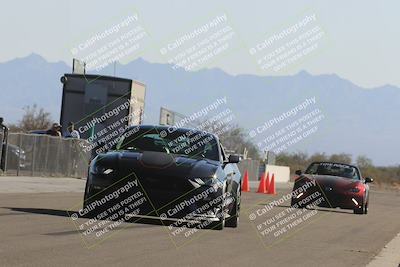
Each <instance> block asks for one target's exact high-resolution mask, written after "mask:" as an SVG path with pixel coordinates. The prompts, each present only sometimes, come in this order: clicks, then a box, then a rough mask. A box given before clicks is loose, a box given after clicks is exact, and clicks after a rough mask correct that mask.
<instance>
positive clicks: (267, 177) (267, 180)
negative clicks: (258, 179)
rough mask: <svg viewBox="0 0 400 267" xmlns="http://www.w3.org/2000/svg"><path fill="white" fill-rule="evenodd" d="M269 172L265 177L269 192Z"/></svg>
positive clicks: (266, 190) (266, 188) (266, 189)
mask: <svg viewBox="0 0 400 267" xmlns="http://www.w3.org/2000/svg"><path fill="white" fill-rule="evenodd" d="M269 183H270V182H269V172H267V176H266V178H265V192H267V194H268V190H269Z"/></svg>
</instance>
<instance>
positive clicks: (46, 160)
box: [5, 133, 90, 178]
mask: <svg viewBox="0 0 400 267" xmlns="http://www.w3.org/2000/svg"><path fill="white" fill-rule="evenodd" d="M87 145H88V142H87V141H86V140H81V139H72V138H68V139H65V138H60V137H53V136H48V135H37V134H24V133H10V134H9V135H8V145H7V152H6V153H7V161H6V172H5V174H6V175H17V176H54V177H76V178H86V176H87V170H88V164H89V161H90V152H85V151H84V149H83V148H84V147H85V146H87Z"/></svg>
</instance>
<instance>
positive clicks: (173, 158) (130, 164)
mask: <svg viewBox="0 0 400 267" xmlns="http://www.w3.org/2000/svg"><path fill="white" fill-rule="evenodd" d="M94 164H96V165H100V166H102V167H104V168H111V169H116V170H118V172H119V173H120V174H121V175H123V174H131V173H136V174H138V175H140V174H145V175H148V174H151V175H163V176H165V175H168V176H175V177H185V178H192V177H212V176H213V175H214V174H215V172H216V170H217V168H218V166H219V165H220V163H219V162H218V161H213V160H209V159H203V158H190V157H186V156H181V155H176V154H167V153H164V152H152V151H144V152H132V151H111V152H107V153H105V154H100V155H98V156H97V157H96V158H95V162H94ZM121 178H122V177H121Z"/></svg>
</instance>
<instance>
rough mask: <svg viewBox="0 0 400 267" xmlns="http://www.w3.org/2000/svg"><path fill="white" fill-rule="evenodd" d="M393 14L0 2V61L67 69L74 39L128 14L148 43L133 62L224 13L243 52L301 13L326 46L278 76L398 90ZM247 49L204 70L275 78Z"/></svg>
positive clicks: (399, 5)
mask: <svg viewBox="0 0 400 267" xmlns="http://www.w3.org/2000/svg"><path fill="white" fill-rule="evenodd" d="M116 3H118V4H116ZM399 11H400V1H321V0H319V1H236V2H234V1H205V0H202V1H157V2H156V1H114V2H113V3H111V2H110V1H66V0H64V1H54V0H47V1H40V0H36V1H2V3H1V9H0V22H1V28H0V34H1V35H0V36H1V49H0V62H4V61H8V60H11V59H14V58H16V57H23V56H26V55H28V54H30V53H32V52H34V53H37V54H40V55H42V56H43V57H45V58H46V59H47V60H49V61H59V60H63V61H65V62H67V63H68V64H70V63H71V60H72V57H73V56H72V54H71V47H72V46H73V44H74V42H75V43H76V40H85V39H86V38H89V37H90V36H92V35H93V34H94V33H96V32H97V31H99V30H102V29H105V28H107V27H109V26H111V25H113V23H115V22H117V21H118V18H119V17H121V18H122V17H124V16H126V15H129V14H134V13H137V14H138V16H139V20H140V23H141V24H142V25H144V26H145V27H146V30H147V32H148V33H149V34H150V36H151V43H152V44H151V45H149V47H148V49H146V50H145V51H143V52H141V53H139V54H137V55H135V57H139V56H141V57H143V58H144V59H146V60H148V61H150V62H166V59H165V57H163V56H162V55H161V54H160V52H159V47H160V46H161V45H162V44H164V43H165V40H173V39H174V38H176V37H177V36H180V35H181V34H182V33H185V32H188V31H190V30H193V29H194V28H196V26H198V25H202V24H203V23H205V22H207V21H209V20H210V19H211V18H213V17H214V16H215V15H221V14H226V16H227V18H228V22H229V25H230V26H231V27H233V29H234V31H235V33H236V35H237V36H238V37H239V39H240V40H241V42H242V45H244V46H243V47H247V48H248V47H252V46H254V45H255V44H257V43H259V42H260V41H262V40H265V38H266V37H267V36H268V34H267V33H274V32H275V31H277V30H278V31H279V30H281V29H284V28H285V27H286V26H287V25H291V23H293V22H294V21H296V20H297V19H298V18H301V17H302V14H304V12H306V13H307V14H315V15H316V18H317V24H318V25H319V26H321V27H322V28H323V29H324V32H325V33H326V36H327V38H326V40H325V41H324V42H325V43H324V44H323V47H322V48H321V51H320V52H319V53H318V54H317V55H316V56H313V57H311V58H307V59H306V60H303V61H301V62H300V63H299V64H297V65H296V66H294V67H292V68H288V69H285V70H284V71H282V72H279V74H280V75H282V74H293V73H296V72H298V71H299V70H302V69H304V70H307V71H309V72H310V73H313V74H323V73H336V74H338V75H339V76H341V77H343V78H346V79H349V80H351V81H353V82H354V83H356V84H358V85H361V86H365V87H374V86H381V85H385V84H393V85H397V86H400V75H399V67H398V63H399V59H400V52H399V47H400V28H399V25H400V16H399V15H398V12H399ZM285 25H286V26H285ZM247 48H243V49H238V50H233V51H232V52H231V53H229V55H228V56H224V57H223V58H220V59H219V60H217V61H215V62H213V63H211V64H209V66H210V67H220V68H221V69H223V70H225V71H227V72H228V73H231V74H239V73H254V74H260V75H271V74H273V75H275V74H276V73H272V72H263V71H261V70H260V68H259V66H257V64H255V62H254V60H253V59H251V56H250V55H249V53H248V51H249V50H248V49H247ZM135 57H133V58H132V59H134V58H135Z"/></svg>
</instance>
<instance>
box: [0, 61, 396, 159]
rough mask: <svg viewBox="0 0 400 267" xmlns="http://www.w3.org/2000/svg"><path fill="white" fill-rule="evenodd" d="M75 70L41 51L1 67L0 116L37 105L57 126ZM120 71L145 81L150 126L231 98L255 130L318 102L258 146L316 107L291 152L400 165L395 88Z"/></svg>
mask: <svg viewBox="0 0 400 267" xmlns="http://www.w3.org/2000/svg"><path fill="white" fill-rule="evenodd" d="M70 72H71V67H70V66H68V65H67V64H66V63H65V62H61V61H60V62H47V61H46V60H45V59H44V58H43V57H41V56H40V55H37V54H31V55H29V56H27V57H24V58H16V59H14V60H11V61H8V62H4V63H0V92H1V95H0V116H2V117H4V118H5V121H6V122H17V121H18V120H19V119H21V116H22V114H23V107H24V106H28V105H33V104H37V105H38V106H39V107H43V108H44V109H45V110H46V111H49V112H51V114H52V117H53V119H54V120H55V121H58V119H59V115H60V106H61V96H62V84H61V83H60V77H61V76H62V75H63V74H64V73H70ZM107 73H108V74H112V73H113V68H112V67H110V68H106V69H105V70H104V72H103V73H102V74H107ZM116 74H117V76H119V77H123V78H129V79H134V80H138V81H141V82H143V83H145V84H146V88H147V89H146V102H145V123H146V124H153V123H158V119H159V112H160V107H161V106H163V107H166V108H168V109H171V110H175V111H178V112H180V113H183V114H187V115H190V114H192V113H194V112H196V111H197V110H199V109H201V108H203V107H205V106H207V105H209V104H211V103H213V102H215V100H216V99H219V98H223V97H226V99H227V106H228V107H229V108H230V109H231V110H232V112H233V114H234V116H235V121H234V122H235V123H236V124H238V125H239V126H240V127H243V128H245V129H246V130H248V131H251V130H252V129H255V127H257V126H262V125H264V124H265V123H266V122H268V121H269V120H270V119H272V118H276V117H279V116H281V115H282V114H284V113H285V112H287V111H289V110H291V109H293V108H294V107H296V106H298V105H299V104H301V103H303V102H304V101H305V100H306V99H310V98H313V97H315V100H316V103H315V104H312V105H313V107H311V106H309V107H308V108H307V110H306V109H305V110H303V111H301V112H303V113H300V112H299V114H298V115H297V117H295V116H293V117H292V118H290V119H287V121H286V122H282V123H281V125H276V128H274V127H271V129H269V132H268V131H266V132H264V133H262V134H259V135H258V136H257V137H256V138H255V139H254V140H253V141H254V142H255V143H258V142H260V140H261V139H263V138H266V137H267V136H268V135H271V134H272V133H273V131H276V130H279V129H280V128H282V127H283V126H285V125H287V124H289V123H291V122H293V121H295V120H296V118H298V117H299V116H301V114H305V113H306V112H308V111H311V110H312V109H314V108H318V109H319V110H320V111H321V113H322V114H323V119H322V120H321V121H319V122H318V123H317V126H318V130H317V131H316V132H315V133H313V134H312V135H310V136H309V137H306V138H304V140H301V141H300V142H298V143H296V144H294V145H292V146H290V147H289V148H288V151H304V152H307V153H314V152H325V153H328V154H332V153H341V152H344V153H349V154H352V155H353V156H357V155H366V156H367V157H369V158H371V159H372V160H373V162H374V164H377V165H395V164H396V165H398V164H400V156H399V151H400V142H399V140H398V136H399V133H400V123H399V117H400V88H398V87H396V86H391V85H385V86H381V87H376V88H362V87H360V86H357V85H355V84H353V83H352V82H350V81H348V80H345V79H343V78H341V77H339V76H337V75H335V74H324V75H312V74H310V73H308V72H306V71H300V72H299V73H297V74H295V75H291V76H257V75H230V74H228V73H225V72H224V71H222V70H220V69H203V70H199V71H195V72H187V71H184V70H182V69H173V68H172V67H171V65H169V64H160V63H150V62H147V61H145V60H143V59H141V58H139V59H136V60H134V61H131V62H130V63H128V64H125V65H121V64H117V66H116ZM249 138H250V137H249Z"/></svg>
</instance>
